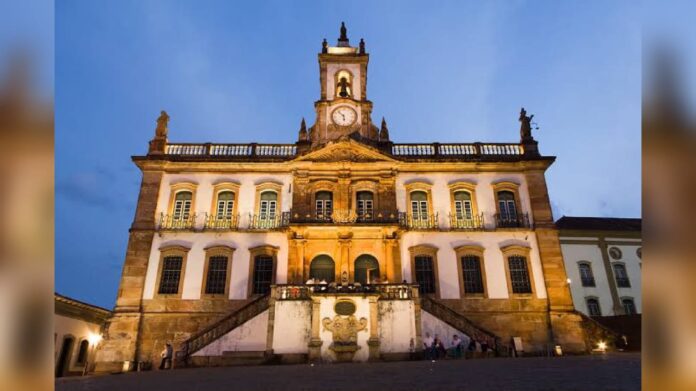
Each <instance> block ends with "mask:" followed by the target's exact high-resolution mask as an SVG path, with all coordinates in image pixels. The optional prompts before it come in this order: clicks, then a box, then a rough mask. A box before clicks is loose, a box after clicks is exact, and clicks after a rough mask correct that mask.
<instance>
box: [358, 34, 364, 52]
mask: <svg viewBox="0 0 696 391" xmlns="http://www.w3.org/2000/svg"><path fill="white" fill-rule="evenodd" d="M358 53H360V54H365V40H364V39H362V38H360V49H359V50H358Z"/></svg>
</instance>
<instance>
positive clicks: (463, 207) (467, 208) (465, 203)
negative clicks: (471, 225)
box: [454, 191, 473, 220]
mask: <svg viewBox="0 0 696 391" xmlns="http://www.w3.org/2000/svg"><path fill="white" fill-rule="evenodd" d="M454 213H455V216H457V220H471V218H472V215H473V213H472V208H471V193H469V192H468V191H457V192H455V193H454Z"/></svg>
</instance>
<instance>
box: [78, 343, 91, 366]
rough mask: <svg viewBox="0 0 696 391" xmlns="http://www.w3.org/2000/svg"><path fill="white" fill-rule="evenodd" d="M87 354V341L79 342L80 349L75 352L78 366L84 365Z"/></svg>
mask: <svg viewBox="0 0 696 391" xmlns="http://www.w3.org/2000/svg"><path fill="white" fill-rule="evenodd" d="M88 353H89V341H88V340H86V339H85V340H83V341H82V342H80V349H79V350H78V351H77V361H76V362H75V363H76V364H78V365H84V364H85V362H87V354H88Z"/></svg>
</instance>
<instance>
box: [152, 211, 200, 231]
mask: <svg viewBox="0 0 696 391" xmlns="http://www.w3.org/2000/svg"><path fill="white" fill-rule="evenodd" d="M195 225H196V214H195V213H193V214H189V215H179V216H175V215H167V214H164V213H161V214H160V219H159V224H158V225H157V229H158V230H160V231H178V230H181V231H187V230H193V229H194V228H195Z"/></svg>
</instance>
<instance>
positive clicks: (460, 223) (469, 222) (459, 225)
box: [449, 213, 484, 231]
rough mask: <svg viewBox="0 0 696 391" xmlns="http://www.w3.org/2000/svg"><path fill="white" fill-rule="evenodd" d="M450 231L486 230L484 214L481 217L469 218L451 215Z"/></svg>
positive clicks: (473, 216)
mask: <svg viewBox="0 0 696 391" xmlns="http://www.w3.org/2000/svg"><path fill="white" fill-rule="evenodd" d="M449 221H450V229H451V230H457V231H475V230H481V229H483V228H484V220H483V213H481V214H480V215H472V216H471V217H469V218H467V217H466V216H464V215H459V214H450V215H449Z"/></svg>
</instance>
